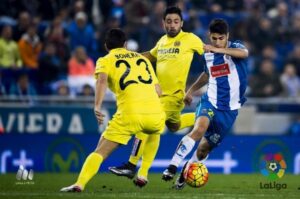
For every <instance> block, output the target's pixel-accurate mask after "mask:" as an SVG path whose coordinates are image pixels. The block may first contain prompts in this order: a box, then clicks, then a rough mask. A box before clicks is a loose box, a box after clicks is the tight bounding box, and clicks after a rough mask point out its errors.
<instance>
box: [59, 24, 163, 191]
mask: <svg viewBox="0 0 300 199" xmlns="http://www.w3.org/2000/svg"><path fill="white" fill-rule="evenodd" d="M125 41H126V37H125V33H124V32H123V31H121V30H120V29H111V30H110V31H109V32H108V33H107V35H106V38H105V46H106V49H107V50H108V51H109V54H108V55H106V56H105V57H102V58H99V59H98V61H97V64H96V71H95V78H96V79H97V82H96V93H95V107H94V111H95V115H96V118H97V120H98V122H99V124H102V123H103V117H104V115H103V114H102V113H101V105H102V102H103V98H104V95H105V90H106V88H107V85H108V86H109V88H110V89H111V90H112V91H113V92H114V93H115V95H116V98H117V111H116V113H115V115H114V116H113V118H112V120H111V121H110V122H109V124H108V127H107V128H106V130H105V131H104V132H103V134H102V136H101V138H100V139H99V143H98V146H97V147H96V149H95V151H94V152H92V153H91V154H90V155H89V156H88V157H87V159H86V160H85V162H84V164H83V167H82V169H81V172H80V174H79V177H78V179H77V181H76V182H75V184H73V185H71V186H69V187H64V188H62V189H61V191H62V192H81V191H82V190H83V189H84V188H85V186H86V184H87V183H88V181H89V180H90V179H91V178H92V177H93V176H94V175H95V174H96V173H97V172H98V170H99V167H100V165H101V163H102V162H103V160H105V159H106V158H107V157H108V156H109V155H110V154H111V152H112V151H113V150H114V149H116V148H117V147H118V146H119V145H121V144H122V145H125V144H127V142H128V141H129V139H130V138H131V136H132V135H133V134H136V133H145V134H149V135H150V134H151V135H152V136H151V137H153V138H154V139H156V140H159V138H160V134H161V133H162V132H163V130H164V125H165V112H164V110H163V107H162V105H161V103H160V99H159V94H160V88H159V85H158V80H157V78H156V75H155V73H154V70H153V68H152V65H151V62H150V61H149V60H148V59H146V58H145V57H144V56H142V55H141V54H139V53H136V52H132V51H128V50H126V49H125V48H124V45H125ZM153 159H154V157H153ZM152 161H153V160H152Z"/></svg>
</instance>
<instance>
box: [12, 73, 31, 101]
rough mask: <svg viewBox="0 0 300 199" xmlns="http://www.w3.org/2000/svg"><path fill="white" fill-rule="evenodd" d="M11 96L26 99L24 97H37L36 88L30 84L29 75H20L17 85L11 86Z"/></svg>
mask: <svg viewBox="0 0 300 199" xmlns="http://www.w3.org/2000/svg"><path fill="white" fill-rule="evenodd" d="M9 95H11V96H18V97H24V96H35V95H36V90H35V88H34V87H33V86H32V85H31V84H30V82H29V78H28V75H27V74H25V73H23V74H20V75H19V77H18V79H17V83H16V84H13V85H11V87H10V90H9Z"/></svg>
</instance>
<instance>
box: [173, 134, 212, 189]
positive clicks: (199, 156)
mask: <svg viewBox="0 0 300 199" xmlns="http://www.w3.org/2000/svg"><path fill="white" fill-rule="evenodd" d="M212 150H213V146H211V145H210V144H209V143H208V141H207V139H206V138H205V137H202V139H201V141H200V143H199V145H198V148H197V150H195V151H194V154H193V156H192V157H191V159H190V160H189V161H187V162H186V163H185V164H184V166H183V168H182V170H181V172H180V175H179V176H178V178H177V179H176V181H175V184H174V186H173V188H175V189H183V188H184V186H185V179H184V170H185V169H186V167H188V166H189V164H190V163H193V162H204V161H205V160H206V159H207V158H208V154H209V153H210V152H211V151H212Z"/></svg>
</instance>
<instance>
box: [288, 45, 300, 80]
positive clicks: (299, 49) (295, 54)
mask: <svg viewBox="0 0 300 199" xmlns="http://www.w3.org/2000/svg"><path fill="white" fill-rule="evenodd" d="M286 62H287V63H292V64H294V65H295V66H296V71H297V75H298V76H300V44H298V45H296V46H295V48H294V50H293V51H292V52H291V53H290V55H289V56H288V59H287V60H286Z"/></svg>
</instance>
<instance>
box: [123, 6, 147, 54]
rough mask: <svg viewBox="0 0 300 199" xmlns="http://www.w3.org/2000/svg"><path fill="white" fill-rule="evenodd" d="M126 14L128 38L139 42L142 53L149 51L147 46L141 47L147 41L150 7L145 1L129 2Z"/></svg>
mask: <svg viewBox="0 0 300 199" xmlns="http://www.w3.org/2000/svg"><path fill="white" fill-rule="evenodd" d="M125 13H126V20H127V24H126V32H127V33H128V38H133V39H135V40H136V41H138V43H139V45H140V47H141V49H140V50H141V51H145V50H147V49H148V47H147V44H146V45H141V44H143V43H144V42H145V41H147V39H148V38H147V35H148V32H147V31H148V25H149V22H150V18H149V5H148V2H147V1H145V0H128V2H127V3H126V4H125Z"/></svg>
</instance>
